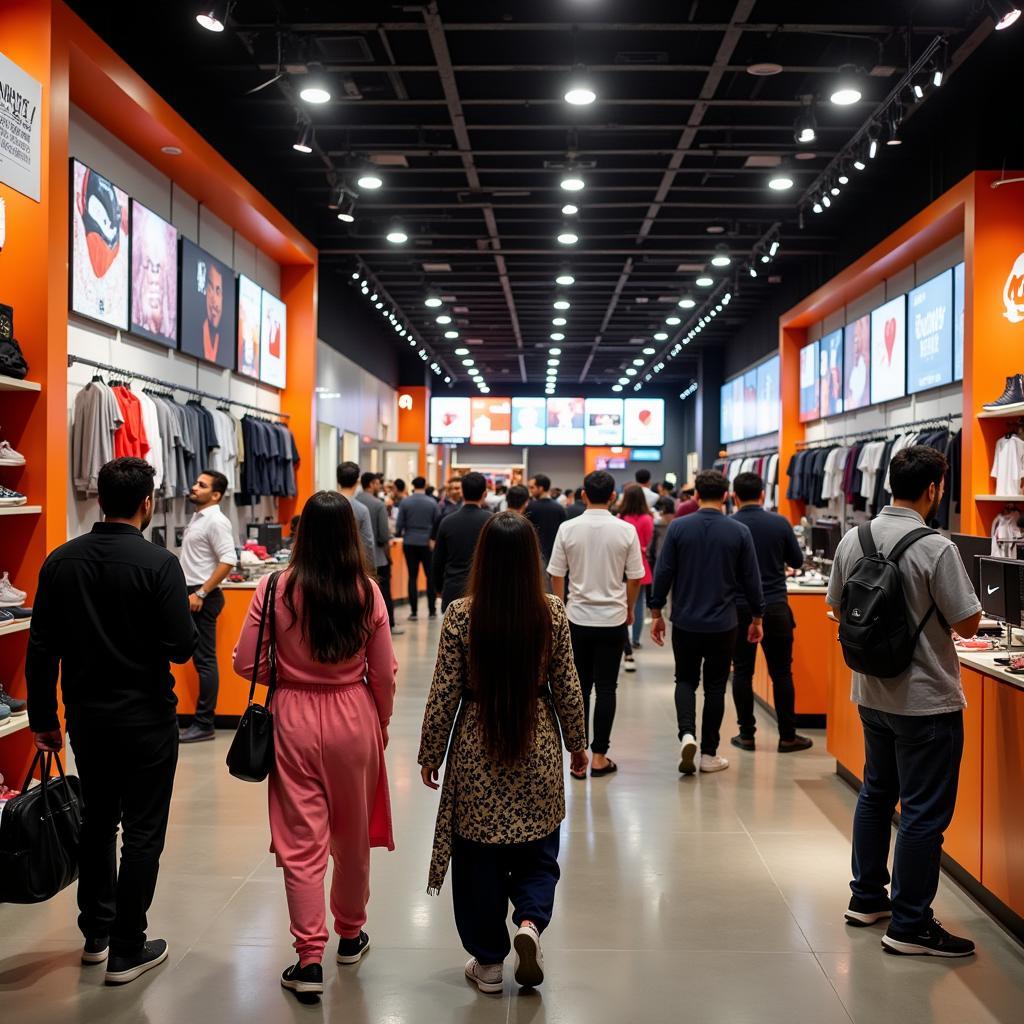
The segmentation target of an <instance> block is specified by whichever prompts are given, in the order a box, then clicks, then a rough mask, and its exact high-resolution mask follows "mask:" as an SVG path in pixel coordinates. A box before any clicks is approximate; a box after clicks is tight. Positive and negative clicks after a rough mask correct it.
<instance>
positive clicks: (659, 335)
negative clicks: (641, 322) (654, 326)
mask: <svg viewBox="0 0 1024 1024" xmlns="http://www.w3.org/2000/svg"><path fill="white" fill-rule="evenodd" d="M653 338H654V340H655V341H668V335H667V334H666V333H665V332H664V331H658V332H656V333H655V334H654V335H653Z"/></svg>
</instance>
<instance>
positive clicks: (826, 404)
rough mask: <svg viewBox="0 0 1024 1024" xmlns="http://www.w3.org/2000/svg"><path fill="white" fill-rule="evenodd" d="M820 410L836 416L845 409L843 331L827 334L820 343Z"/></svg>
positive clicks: (823, 413)
mask: <svg viewBox="0 0 1024 1024" xmlns="http://www.w3.org/2000/svg"><path fill="white" fill-rule="evenodd" d="M818 365H819V366H820V368H821V373H820V376H821V383H820V384H819V385H818V387H819V392H818V411H819V412H820V413H821V415H822V416H835V415H836V414H837V413H840V412H842V411H843V332H842V331H833V332H832V333H831V334H826V335H825V337H824V338H822V339H821V341H820V342H819V344H818Z"/></svg>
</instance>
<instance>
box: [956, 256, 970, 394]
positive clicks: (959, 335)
mask: <svg viewBox="0 0 1024 1024" xmlns="http://www.w3.org/2000/svg"><path fill="white" fill-rule="evenodd" d="M966 286H967V267H966V266H965V265H964V264H963V263H958V264H957V265H956V266H955V267H954V268H953V380H963V379H964V304H965V302H966Z"/></svg>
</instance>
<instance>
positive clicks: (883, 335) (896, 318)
mask: <svg viewBox="0 0 1024 1024" xmlns="http://www.w3.org/2000/svg"><path fill="white" fill-rule="evenodd" d="M906 392H907V297H906V295H900V296H899V297H898V298H895V299H890V300H889V301H888V302H887V303H886V304H885V305H884V306H879V307H878V309H876V310H874V312H872V314H871V402H872V404H874V403H876V402H888V401H890V400H891V399H893V398H902V397H903V396H904V395H905V394H906Z"/></svg>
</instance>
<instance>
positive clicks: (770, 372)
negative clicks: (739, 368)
mask: <svg viewBox="0 0 1024 1024" xmlns="http://www.w3.org/2000/svg"><path fill="white" fill-rule="evenodd" d="M781 411H782V410H781V408H780V406H779V357H778V356H772V357H771V359H769V360H768V361H767V362H764V363H762V364H761V365H760V366H759V367H757V432H758V434H770V433H771V432H772V431H773V430H778V429H779V422H780V419H781Z"/></svg>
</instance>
